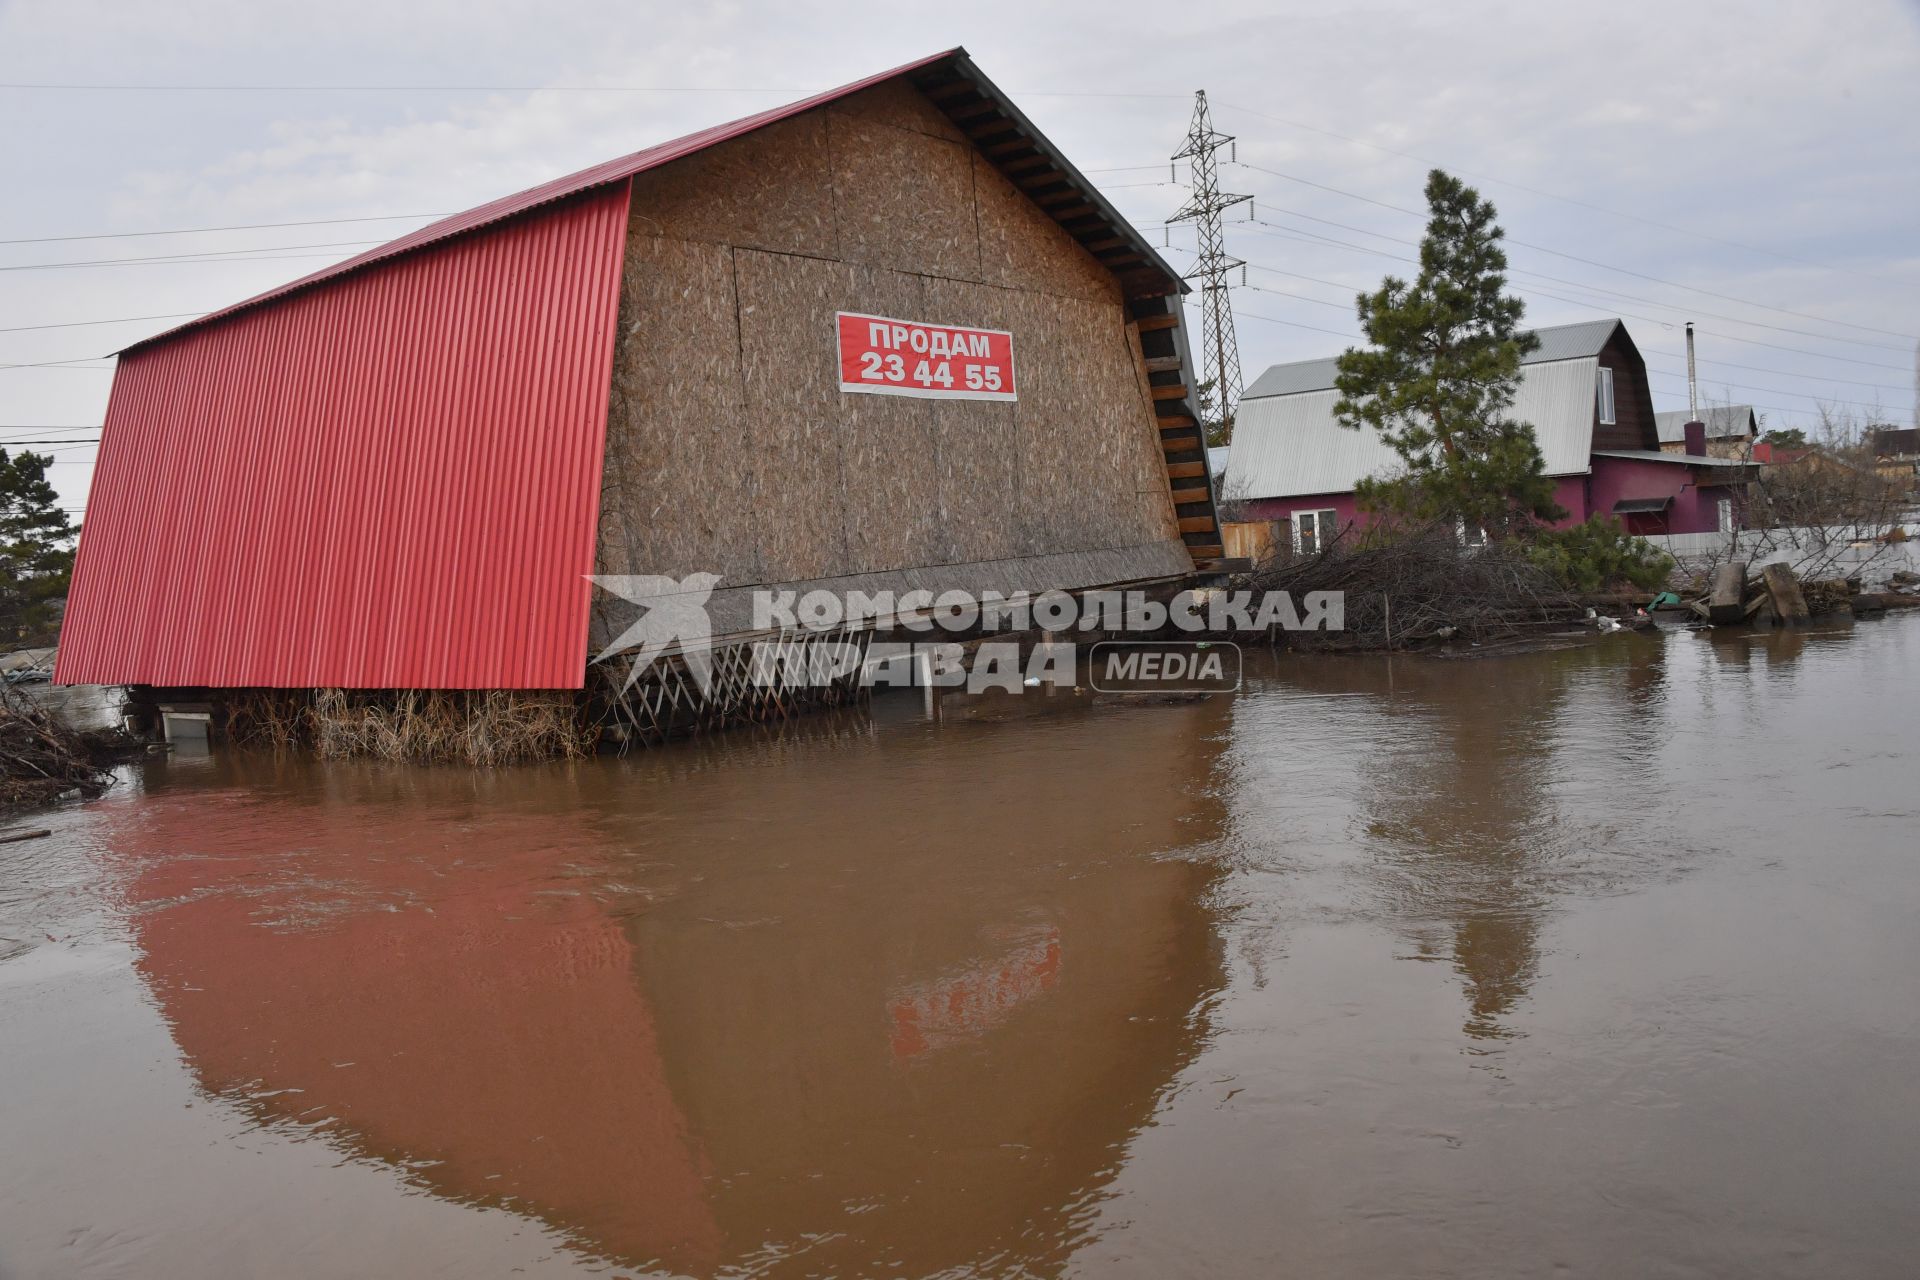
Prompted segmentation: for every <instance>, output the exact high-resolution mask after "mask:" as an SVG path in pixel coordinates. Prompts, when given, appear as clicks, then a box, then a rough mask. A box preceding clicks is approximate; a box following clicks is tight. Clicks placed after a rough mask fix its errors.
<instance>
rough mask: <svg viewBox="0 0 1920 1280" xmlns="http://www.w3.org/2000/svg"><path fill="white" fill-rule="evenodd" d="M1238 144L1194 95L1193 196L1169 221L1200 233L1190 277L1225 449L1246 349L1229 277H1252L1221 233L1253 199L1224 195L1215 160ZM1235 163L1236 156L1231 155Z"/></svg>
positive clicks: (1188, 152) (1190, 133) (1185, 155)
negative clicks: (1233, 212)
mask: <svg viewBox="0 0 1920 1280" xmlns="http://www.w3.org/2000/svg"><path fill="white" fill-rule="evenodd" d="M1232 146H1233V139H1232V138H1230V137H1228V136H1227V135H1226V134H1224V133H1216V132H1214V128H1213V116H1212V115H1211V114H1210V113H1209V112H1208V110H1207V91H1206V90H1205V89H1202V90H1200V91H1199V92H1197V93H1195V94H1194V103H1193V125H1192V127H1191V128H1189V129H1188V130H1187V144H1186V145H1185V146H1184V147H1182V148H1180V150H1178V151H1176V152H1174V153H1173V158H1174V159H1175V160H1176V161H1178V160H1185V161H1187V162H1188V167H1189V168H1191V169H1192V170H1193V195H1192V197H1191V198H1190V199H1188V201H1187V203H1186V204H1185V206H1183V207H1182V208H1181V210H1180V212H1178V213H1176V214H1174V215H1173V216H1172V217H1171V218H1168V219H1167V221H1168V222H1170V223H1172V222H1191V223H1193V225H1194V228H1195V230H1196V231H1198V233H1199V241H1200V243H1199V254H1200V258H1199V261H1198V262H1196V263H1195V264H1194V267H1193V270H1192V271H1189V272H1188V273H1187V277H1186V278H1187V279H1189V280H1197V281H1199V282H1200V322H1201V323H1200V334H1201V358H1202V360H1203V361H1204V362H1205V365H1206V370H1205V371H1206V372H1207V373H1209V374H1211V375H1212V381H1213V395H1214V403H1215V405H1216V406H1217V408H1218V411H1219V414H1220V425H1219V428H1218V429H1217V431H1216V432H1214V433H1210V434H1213V435H1216V436H1217V439H1215V440H1211V441H1209V443H1219V444H1225V443H1226V442H1227V441H1228V440H1230V439H1232V437H1233V415H1234V410H1235V409H1236V408H1237V407H1238V406H1239V403H1240V343H1239V341H1238V339H1237V338H1235V336H1234V332H1233V303H1232V302H1231V301H1230V300H1229V299H1228V297H1227V275H1228V273H1229V272H1231V271H1232V270H1233V269H1234V268H1235V267H1239V268H1240V269H1241V278H1242V281H1243V282H1244V280H1245V276H1246V265H1247V264H1246V263H1245V262H1243V261H1241V260H1240V259H1239V258H1236V257H1234V256H1233V255H1232V254H1230V253H1228V252H1227V242H1226V235H1225V233H1223V232H1222V231H1221V230H1220V214H1221V213H1222V212H1223V211H1224V210H1227V209H1230V208H1232V207H1233V206H1234V205H1236V204H1240V203H1241V202H1243V201H1246V200H1251V199H1253V197H1252V196H1236V195H1230V194H1228V193H1226V192H1223V191H1221V190H1220V183H1219V175H1218V173H1217V172H1216V166H1215V163H1214V158H1213V154H1214V152H1216V151H1219V150H1220V149H1221V148H1223V147H1226V148H1231V147H1232ZM1227 154H1228V157H1229V158H1231V157H1232V155H1233V152H1232V151H1231V150H1229V151H1228V153H1227Z"/></svg>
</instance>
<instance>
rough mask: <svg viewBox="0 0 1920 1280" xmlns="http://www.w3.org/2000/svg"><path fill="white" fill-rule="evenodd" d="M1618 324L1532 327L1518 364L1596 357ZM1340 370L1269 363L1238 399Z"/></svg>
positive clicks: (1324, 383)
mask: <svg viewBox="0 0 1920 1280" xmlns="http://www.w3.org/2000/svg"><path fill="white" fill-rule="evenodd" d="M1620 327H1621V326H1620V322H1619V321H1618V320H1582V321H1580V322H1578V323H1576V324H1556V325H1552V326H1550V327H1548V328H1545V329H1535V330H1534V331H1533V335H1534V337H1536V338H1538V339H1540V345H1539V346H1538V347H1537V348H1535V349H1534V350H1533V351H1532V352H1531V353H1530V354H1528V355H1527V356H1526V357H1524V358H1523V359H1522V360H1521V363H1522V364H1552V363H1554V362H1555V361H1559V360H1578V359H1582V358H1584V357H1586V356H1597V355H1599V354H1600V349H1601V348H1602V347H1604V346H1606V345H1607V340H1608V339H1609V338H1611V337H1613V331H1614V330H1615V329H1618V328H1620ZM1339 372H1340V358H1339V357H1338V356H1322V357H1320V358H1319V359H1316V360H1295V361H1293V362H1292V363H1291V364H1276V365H1272V366H1269V367H1268V369H1267V371H1266V372H1265V373H1263V374H1261V375H1260V376H1259V377H1258V378H1255V379H1254V380H1253V385H1252V386H1251V387H1248V388H1247V389H1246V392H1245V393H1244V394H1243V395H1242V396H1241V399H1242V400H1243V401H1244V400H1256V399H1260V398H1261V397H1264V396H1291V395H1298V394H1299V393H1300V392H1302V391H1325V390H1327V389H1328V388H1329V387H1331V386H1333V380H1334V377H1335V376H1336V375H1337V374H1338V373H1339Z"/></svg>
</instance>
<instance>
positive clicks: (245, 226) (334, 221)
mask: <svg viewBox="0 0 1920 1280" xmlns="http://www.w3.org/2000/svg"><path fill="white" fill-rule="evenodd" d="M1155 167H1156V168H1157V167H1158V166H1155ZM448 216H450V215H448V214H444V213H386V214H380V215H377V216H370V217H365V218H312V219H309V220H307V221H305V222H236V223H233V224H231V225H229V226H224V227H177V228H175V229H173V230H171V231H94V232H89V233H87V234H85V235H77V236H33V237H30V238H27V239H24V240H0V245H4V244H53V243H55V242H57V241H62V240H132V239H136V238H138V237H141V236H197V235H203V234H207V233H209V232H214V231H268V230H277V229H279V228H282V227H333V226H339V225H340V224H342V223H346V222H406V221H409V220H413V219H420V218H445V217H448Z"/></svg>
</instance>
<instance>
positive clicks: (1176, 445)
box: [1160, 435, 1204, 453]
mask: <svg viewBox="0 0 1920 1280" xmlns="http://www.w3.org/2000/svg"><path fill="white" fill-rule="evenodd" d="M1203 447H1204V446H1203V445H1202V444H1201V442H1200V437H1199V436H1198V435H1195V436H1192V437H1185V436H1183V437H1181V438H1180V439H1178V440H1167V439H1162V440H1161V441H1160V452H1162V453H1198V452H1200V450H1201V449H1202V448H1203Z"/></svg>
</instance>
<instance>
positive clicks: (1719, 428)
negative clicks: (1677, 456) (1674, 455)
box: [1653, 404, 1759, 444]
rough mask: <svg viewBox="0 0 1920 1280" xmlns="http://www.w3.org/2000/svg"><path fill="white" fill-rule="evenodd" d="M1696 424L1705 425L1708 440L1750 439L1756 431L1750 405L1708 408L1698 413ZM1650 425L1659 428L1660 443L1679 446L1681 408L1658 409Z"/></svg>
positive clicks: (1756, 422) (1683, 419)
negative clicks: (1702, 423)
mask: <svg viewBox="0 0 1920 1280" xmlns="http://www.w3.org/2000/svg"><path fill="white" fill-rule="evenodd" d="M1700 421H1702V422H1704V423H1706V424H1707V439H1709V440H1725V439H1729V438H1738V437H1744V436H1750V435H1753V434H1754V433H1755V432H1757V431H1758V430H1759V420H1758V419H1756V418H1755V417H1754V416H1753V406H1752V405H1750V404H1718V405H1709V406H1708V407H1707V408H1706V409H1704V410H1703V411H1702V412H1701V414H1700ZM1653 424H1654V426H1656V427H1658V428H1659V429H1660V443H1661V444H1680V443H1681V442H1683V441H1684V440H1685V439H1686V438H1687V433H1686V431H1685V429H1684V428H1685V427H1686V425H1687V411H1686V410H1685V409H1665V410H1662V411H1661V412H1659V413H1656V414H1654V415H1653Z"/></svg>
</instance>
